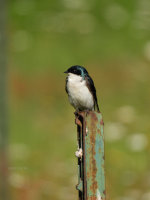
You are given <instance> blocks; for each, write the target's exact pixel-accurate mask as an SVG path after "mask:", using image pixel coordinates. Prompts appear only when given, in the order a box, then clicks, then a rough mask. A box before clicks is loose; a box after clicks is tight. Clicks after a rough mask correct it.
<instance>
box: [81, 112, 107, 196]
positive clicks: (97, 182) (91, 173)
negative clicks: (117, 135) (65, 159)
mask: <svg viewBox="0 0 150 200" xmlns="http://www.w3.org/2000/svg"><path fill="white" fill-rule="evenodd" d="M79 116H81V115H80V114H79ZM82 116H84V117H83V124H82V125H83V129H80V131H81V133H80V134H81V135H82V141H81V143H82V144H83V155H84V156H83V158H82V159H83V162H81V163H80V164H81V165H82V166H81V169H82V170H81V176H80V177H81V178H82V177H83V180H82V182H83V195H82V198H80V199H82V200H91V199H93V200H99V199H101V200H105V199H106V197H105V173H104V132H103V123H101V122H102V115H101V113H97V112H83V113H82ZM78 185H80V183H79V184H78ZM78 188H79V187H78ZM78 188H77V189H78Z"/></svg>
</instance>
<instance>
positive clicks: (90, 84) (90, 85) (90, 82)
mask: <svg viewBox="0 0 150 200" xmlns="http://www.w3.org/2000/svg"><path fill="white" fill-rule="evenodd" d="M85 80H86V84H87V87H88V89H89V90H90V92H91V93H92V95H93V99H94V110H95V108H96V109H97V111H98V112H100V110H99V106H98V103H97V96H96V89H95V86H94V82H93V80H92V78H91V77H90V76H89V75H87V76H86V77H85Z"/></svg>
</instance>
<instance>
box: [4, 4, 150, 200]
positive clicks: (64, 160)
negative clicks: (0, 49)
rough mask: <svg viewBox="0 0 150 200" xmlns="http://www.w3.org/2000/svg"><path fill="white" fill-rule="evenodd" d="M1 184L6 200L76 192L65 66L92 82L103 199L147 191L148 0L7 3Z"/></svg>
mask: <svg viewBox="0 0 150 200" xmlns="http://www.w3.org/2000/svg"><path fill="white" fill-rule="evenodd" d="M8 6H9V55H10V56H9V80H10V81H9V86H10V98H9V102H10V140H9V143H10V145H9V152H10V167H9V171H10V178H9V179H10V180H9V182H10V186H11V189H12V190H11V193H12V198H13V199H15V200H17V199H18V200H20V199H24V200H30V199H32V200H37V199H42V200H43V199H53V200H63V199H64V200H71V199H77V191H76V190H75V184H76V183H77V160H76V158H75V156H74V152H75V150H76V147H77V146H76V126H75V125H74V115H73V108H71V106H70V105H69V103H68V100H67V96H66V94H65V90H64V84H65V76H64V74H63V71H65V70H66V69H67V68H68V67H69V66H71V65H74V64H81V65H83V66H85V67H86V68H87V69H88V71H89V73H90V75H91V76H92V77H93V79H94V81H95V85H96V88H97V95H98V99H99V104H100V108H101V111H102V113H103V117H104V122H105V140H106V144H105V149H106V176H107V197H108V199H111V200H124V199H126V200H131V199H132V200H148V199H150V190H149V188H150V181H149V180H150V171H149V165H150V160H149V155H148V154H149V152H150V144H149V142H150V136H149V131H150V125H149V119H148V116H149V110H150V104H149V102H150V95H149V94H150V83H149V72H150V68H149V64H150V14H149V13H150V1H149V0H143V1H140V0H138V1H121V0H115V1H104V0H102V1H98V0H94V1H89V0H76V1H73V0H59V1H58V0H56V1H52V0H50V1H48V0H44V1H35V0H30V1H29V0H21V1H20V0H12V1H11V2H9V5H8Z"/></svg>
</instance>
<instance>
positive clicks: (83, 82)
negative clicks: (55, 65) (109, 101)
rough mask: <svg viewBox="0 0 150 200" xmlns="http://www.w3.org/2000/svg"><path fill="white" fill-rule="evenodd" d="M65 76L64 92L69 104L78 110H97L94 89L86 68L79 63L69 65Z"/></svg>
mask: <svg viewBox="0 0 150 200" xmlns="http://www.w3.org/2000/svg"><path fill="white" fill-rule="evenodd" d="M64 73H67V74H68V75H67V77H66V92H67V94H68V98H69V102H70V104H71V105H72V106H73V107H74V108H75V110H76V111H77V112H78V111H85V110H87V111H93V110H97V111H98V112H100V111H99V106H98V103H97V96H96V89H95V86H94V82H93V80H92V78H91V77H90V76H89V74H88V72H87V70H86V69H85V68H84V67H82V66H79V65H75V66H72V67H70V68H69V69H68V70H67V71H65V72H64Z"/></svg>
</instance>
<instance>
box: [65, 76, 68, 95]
mask: <svg viewBox="0 0 150 200" xmlns="http://www.w3.org/2000/svg"><path fill="white" fill-rule="evenodd" d="M67 83H68V76H67V77H66V85H65V90H66V92H67V94H68V89H67Z"/></svg>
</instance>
